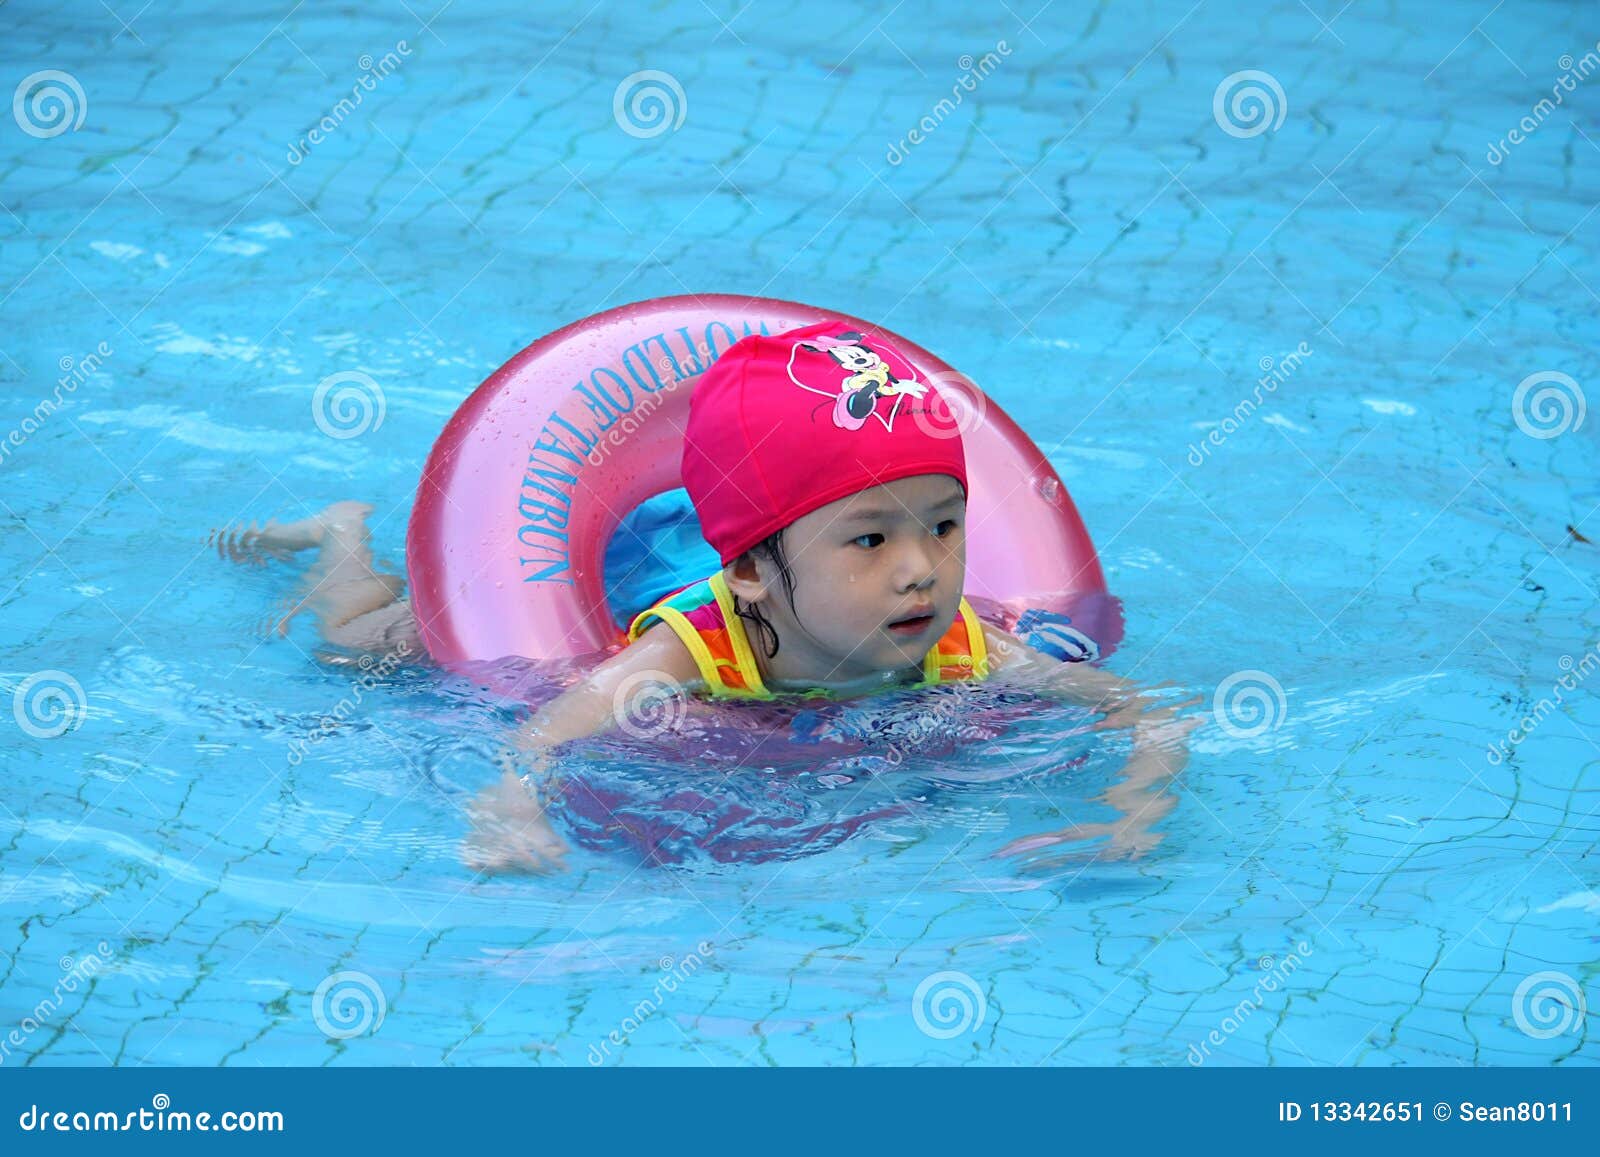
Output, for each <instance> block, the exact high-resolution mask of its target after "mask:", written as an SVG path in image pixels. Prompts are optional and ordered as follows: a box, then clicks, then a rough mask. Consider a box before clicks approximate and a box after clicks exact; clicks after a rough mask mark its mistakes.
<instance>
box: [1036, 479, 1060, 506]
mask: <svg viewBox="0 0 1600 1157" xmlns="http://www.w3.org/2000/svg"><path fill="white" fill-rule="evenodd" d="M1038 489H1039V496H1040V497H1041V498H1043V499H1044V500H1045V501H1046V502H1052V503H1053V502H1058V501H1060V499H1061V483H1059V482H1057V481H1056V480H1055V479H1054V478H1041V479H1039V487H1038Z"/></svg>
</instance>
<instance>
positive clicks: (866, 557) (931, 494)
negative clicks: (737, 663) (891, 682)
mask: <svg viewBox="0 0 1600 1157" xmlns="http://www.w3.org/2000/svg"><path fill="white" fill-rule="evenodd" d="M783 550H784V555H785V557H786V558H787V559H788V562H789V569H790V572H791V574H792V575H793V576H794V608H793V610H791V609H790V607H789V600H788V597H787V596H786V594H785V592H784V586H783V579H782V577H781V576H780V575H779V573H778V569H777V566H776V564H775V563H774V562H773V561H772V560H771V559H770V558H768V557H767V556H766V555H765V554H764V553H763V554H754V555H751V554H747V555H744V556H741V557H740V558H739V559H737V560H736V561H735V562H734V563H733V564H731V566H730V567H729V570H728V574H727V578H728V586H729V589H731V590H732V591H733V593H734V594H736V595H738V596H739V597H740V598H741V599H743V600H744V601H745V602H747V603H756V604H758V605H759V606H760V608H761V611H762V613H763V614H764V615H765V616H766V617H767V619H768V621H769V622H771V624H772V626H773V629H774V630H775V631H776V632H777V635H778V641H779V648H778V654H777V655H776V656H774V657H772V658H770V659H768V658H767V656H766V654H765V653H764V651H763V650H762V648H761V645H760V640H759V639H758V638H757V636H756V633H754V632H752V635H751V643H752V646H753V649H754V650H755V652H756V654H757V657H758V659H757V661H758V662H760V663H761V664H762V665H763V669H764V670H765V669H766V668H770V676H771V677H772V678H776V679H781V680H785V681H795V682H807V683H848V682H851V681H854V680H860V679H864V678H869V677H871V676H874V675H887V674H893V673H894V672H897V671H903V670H905V669H906V668H908V667H917V666H919V665H920V664H921V662H922V657H923V656H924V655H926V654H927V652H928V651H929V649H930V648H931V647H932V646H933V645H934V643H935V642H937V641H938V639H939V638H940V636H942V635H943V634H944V633H945V632H946V631H947V630H949V629H950V625H951V624H952V623H953V622H955V618H956V614H957V612H958V610H959V609H960V608H959V603H960V601H961V591H962V583H963V581H964V579H965V577H966V568H967V543H966V500H965V499H964V498H963V497H962V493H961V484H960V483H959V482H957V481H956V480H955V479H954V478H953V477H951V476H950V475H948V474H919V475H916V476H914V477H911V478H902V479H899V480H898V481H895V482H889V483H885V484H884V485H882V486H874V487H872V488H871V489H870V490H862V491H859V492H858V493H856V494H852V495H850V496H849V497H848V498H843V499H840V500H839V501H838V502H832V503H829V504H828V505H827V506H824V507H822V508H820V509H818V510H815V511H812V512H811V513H810V514H807V515H805V516H804V517H802V518H800V519H798V520H797V521H795V522H794V523H792V524H791V525H790V526H789V527H787V528H786V529H785V530H784V532H783ZM907 620H909V621H907Z"/></svg>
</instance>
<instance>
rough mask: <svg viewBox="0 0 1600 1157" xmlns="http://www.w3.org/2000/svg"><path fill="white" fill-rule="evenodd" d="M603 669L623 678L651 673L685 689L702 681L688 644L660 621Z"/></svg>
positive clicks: (609, 661)
mask: <svg viewBox="0 0 1600 1157" xmlns="http://www.w3.org/2000/svg"><path fill="white" fill-rule="evenodd" d="M601 668H602V669H605V670H606V671H607V673H608V674H610V675H613V676H614V677H616V678H619V679H625V678H627V677H628V676H631V675H643V674H649V675H653V676H657V677H660V678H661V679H662V680H663V681H670V682H674V683H678V684H681V685H683V686H685V687H687V686H690V685H693V684H697V683H699V682H700V668H699V666H698V664H696V663H695V658H694V655H693V653H691V652H690V650H689V647H688V644H686V643H685V642H684V641H683V640H682V639H680V638H679V637H678V634H677V632H675V631H673V630H671V629H670V627H668V626H666V624H664V623H663V621H662V620H660V619H655V620H654V621H652V622H651V623H650V624H649V625H648V626H645V627H643V628H642V630H641V631H640V634H639V636H638V638H636V639H634V640H633V642H631V643H629V644H628V645H627V646H626V647H624V648H623V649H622V650H621V651H620V652H618V653H617V654H615V655H613V656H612V657H611V658H609V659H607V660H606V661H605V662H604V663H603V664H601ZM596 673H597V674H598V671H597V672H596Z"/></svg>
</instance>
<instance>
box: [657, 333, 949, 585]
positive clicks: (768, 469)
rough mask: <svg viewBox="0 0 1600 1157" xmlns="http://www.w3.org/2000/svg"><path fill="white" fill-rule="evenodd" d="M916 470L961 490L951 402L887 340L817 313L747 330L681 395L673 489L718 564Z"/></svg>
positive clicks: (724, 563) (725, 563) (914, 472)
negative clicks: (685, 415) (681, 433)
mask: <svg viewBox="0 0 1600 1157" xmlns="http://www.w3.org/2000/svg"><path fill="white" fill-rule="evenodd" d="M916 474H949V475H952V476H953V477H954V478H955V479H956V480H957V481H958V482H960V483H961V490H962V492H963V493H965V492H966V489H967V463H966V455H965V454H964V453H963V451H962V447H961V432H960V429H959V427H958V426H957V424H956V420H955V416H954V415H953V414H952V413H951V412H950V408H949V406H948V405H947V404H946V403H945V401H944V399H943V398H941V397H940V396H939V393H938V391H937V390H935V389H934V387H933V385H932V384H931V383H929V382H927V381H920V380H918V378H917V374H916V371H915V369H913V368H912V366H911V364H910V363H909V362H908V361H907V360H906V359H905V357H904V356H903V355H902V354H901V353H900V351H899V350H897V349H896V348H895V347H894V345H893V344H892V343H891V342H890V341H888V340H887V339H886V338H884V337H881V336H879V335H877V334H875V333H872V332H870V331H864V330H860V329H858V328H856V326H855V325H854V323H849V322H837V321H825V322H819V323H817V324H815V325H808V326H804V327H802V328H800V329H793V330H790V331H788V332H787V333H781V334H778V335H776V336H772V337H768V336H766V335H764V334H752V335H750V336H749V337H747V338H744V339H743V340H741V341H738V342H736V343H734V345H733V346H732V347H730V348H729V350H728V352H727V353H725V354H723V355H722V356H721V357H720V358H718V359H717V361H716V362H715V364H713V365H712V366H711V368H710V369H708V370H707V371H706V372H705V374H704V376H702V377H701V379H700V381H699V383H698V384H697V385H696V386H695V388H694V393H693V394H692V395H691V396H690V399H689V424H688V428H687V430H686V431H685V438H684V443H683V485H684V488H685V489H686V490H688V492H689V498H690V500H691V501H692V502H693V503H694V508H695V512H696V513H697V514H698V515H699V516H700V530H701V533H702V534H703V535H704V536H705V539H706V541H707V542H709V543H710V544H711V545H712V547H713V548H715V550H716V552H717V554H718V555H719V556H720V558H721V559H722V563H723V565H724V566H726V565H727V564H728V563H730V562H732V561H733V560H734V559H735V558H737V557H739V555H740V554H742V553H744V552H745V551H746V550H749V549H750V548H751V547H752V546H754V545H755V544H756V543H758V542H760V541H761V540H762V539H764V538H766V537H767V536H768V535H770V534H772V533H774V532H775V531H778V530H782V529H783V528H784V527H786V526H788V525H789V524H790V523H792V522H794V521H795V520H796V519H798V518H800V517H801V516H802V515H806V514H810V513H811V512H812V511H813V510H816V509H817V508H818V507H822V506H826V505H827V504H828V503H830V502H836V501H838V500H839V499H841V498H845V497H847V496H849V495H851V494H855V493H856V492H857V491H860V490H866V489H868V488H869V487H873V486H881V485H883V484H884V483H885V482H893V481H895V480H896V479H900V478H909V477H911V476H913V475H916Z"/></svg>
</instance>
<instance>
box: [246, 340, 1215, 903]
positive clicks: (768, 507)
mask: <svg viewBox="0 0 1600 1157" xmlns="http://www.w3.org/2000/svg"><path fill="white" fill-rule="evenodd" d="M841 343H848V344H849V345H850V346H851V347H852V348H855V347H860V348H865V349H869V350H872V351H873V352H874V354H878V353H879V352H880V351H887V350H890V349H892V347H889V346H887V344H886V343H884V342H883V341H882V339H880V338H877V337H874V336H871V335H862V334H861V333H859V332H858V331H855V330H852V329H849V328H848V327H847V326H844V325H841V324H839V323H836V322H823V323H819V324H817V325H812V326H806V327H803V328H801V329H797V330H792V331H790V332H788V333H784V334H779V335H777V336H766V335H761V334H756V335H752V336H750V337H747V338H745V339H744V340H742V341H740V342H737V343H736V344H735V345H733V346H732V347H731V348H730V349H729V350H728V351H727V352H726V353H725V354H723V355H722V357H721V358H720V359H718V360H717V361H716V362H715V363H714V364H713V365H712V366H711V367H710V368H709V369H708V370H707V371H706V372H705V374H704V376H703V377H702V379H701V380H700V382H699V383H698V384H697V385H696V387H695V390H694V393H693V394H692V395H691V398H690V410H689V420H688V426H687V428H686V430H685V438H684V448H683V462H682V474H683V483H684V488H685V489H686V490H687V491H688V493H689V497H690V500H691V501H692V502H693V504H694V508H695V512H696V514H697V515H698V516H699V519H700V524H701V531H702V533H703V534H704V536H705V539H706V541H707V542H708V543H710V544H711V546H712V547H713V548H715V549H716V551H717V554H718V557H719V559H720V561H721V563H722V568H721V569H720V570H718V571H716V572H715V573H713V574H712V575H710V576H709V577H707V578H705V579H703V580H701V581H699V582H697V583H693V584H691V585H690V586H688V587H685V588H684V589H682V590H680V591H676V592H673V593H672V594H670V595H668V596H667V597H665V598H663V599H661V600H659V601H658V602H656V603H655V604H653V605H652V606H650V607H649V608H647V609H646V610H644V611H642V612H640V613H639V614H638V615H636V616H634V618H633V620H632V622H631V623H630V625H629V629H628V640H629V645H628V646H627V647H625V648H624V649H623V650H622V651H620V652H618V653H617V654H615V655H613V656H611V657H610V658H608V659H606V660H605V661H604V662H602V663H601V664H600V665H599V666H598V667H596V668H595V669H594V670H593V671H592V672H591V673H590V674H589V675H588V676H587V677H586V678H584V679H583V680H582V681H580V682H579V683H578V684H576V685H575V686H573V687H570V688H568V689H567V690H565V691H564V692H562V693H561V694H560V695H559V696H557V697H556V698H555V699H553V700H552V701H550V702H549V703H547V704H545V705H544V706H543V707H542V708H541V709H540V710H539V711H537V712H536V713H535V714H534V715H533V717H532V718H531V719H530V720H529V721H528V722H527V723H526V724H525V725H524V726H523V727H522V728H521V729H520V730H519V731H518V732H517V733H516V735H515V737H514V740H513V743H512V745H511V750H509V751H508V752H507V753H506V758H505V761H504V769H503V774H502V777H501V780H500V782H499V783H498V784H497V785H496V786H495V787H493V788H491V789H490V790H489V791H487V792H485V793H484V794H483V795H482V796H480V797H479V798H478V799H477V800H476V801H475V802H474V804H473V806H472V808H471V814H472V819H473V831H472V833H471V835H470V836H469V837H468V839H467V842H466V844H465V846H464V849H463V859H464V861H465V862H466V863H467V865H468V866H470V867H473V868H476V869H478V870H482V871H495V870H506V869H520V870H531V871H543V870H548V869H551V868H556V867H560V866H561V857H562V855H563V854H564V853H565V851H566V847H565V845H564V844H563V843H562V841H561V839H560V838H559V837H558V836H557V835H556V834H555V832H554V830H553V829H552V828H551V827H550V825H549V822H548V820H547V819H546V816H545V808H546V805H545V803H544V802H543V801H541V799H540V798H539V796H538V794H537V791H536V789H535V787H534V786H533V785H534V783H535V776H534V775H532V774H531V773H532V772H534V771H543V772H546V773H548V772H550V770H551V769H550V765H549V763H548V755H549V752H550V750H551V749H552V748H554V747H555V746H556V745H557V744H560V743H563V742H566V741H568V740H572V739H578V738H581V737H584V736H588V735H593V734H595V733H596V732H599V731H601V730H603V729H605V728H607V727H608V726H610V725H612V724H613V723H615V722H617V721H619V720H624V719H626V718H627V717H628V716H629V714H630V710H631V711H633V713H635V714H637V707H638V699H639V697H640V696H659V695H660V694H661V693H662V692H663V691H668V692H672V693H676V692H679V691H692V692H697V693H702V694H707V695H709V696H710V697H712V698H715V699H723V698H742V699H752V698H754V699H771V698H773V697H774V696H775V695H779V694H801V695H808V696H815V695H824V696H829V697H848V696H855V695H862V694H867V693H870V692H873V691H881V690H884V689H886V688H890V687H904V686H910V685H915V686H925V685H929V684H933V683H939V682H950V681H955V680H965V679H985V678H988V677H990V676H991V675H993V674H995V673H996V672H1000V671H1004V672H1005V673H1006V677H1007V678H1008V679H1010V678H1015V679H1019V680H1026V681H1028V682H1029V683H1031V684H1036V685H1038V686H1040V687H1042V688H1047V689H1049V690H1052V691H1054V692H1055V693H1057V694H1059V695H1060V696H1061V697H1063V698H1065V699H1067V700H1068V701H1070V702H1074V703H1078V704H1082V705H1084V706H1088V707H1091V708H1093V709H1095V710H1097V711H1101V712H1104V713H1105V718H1104V719H1103V720H1102V721H1101V722H1100V723H1099V724H1097V726H1098V727H1102V728H1104V727H1131V728H1132V730H1133V740H1134V749H1133V753H1132V756H1131V757H1130V760H1129V763H1128V765H1127V767H1126V768H1125V769H1124V778H1123V780H1122V781H1121V782H1120V783H1119V784H1117V785H1116V786H1114V787H1113V788H1111V789H1110V790H1109V791H1108V792H1107V793H1106V795H1105V796H1104V797H1103V798H1105V799H1106V800H1107V802H1109V803H1111V804H1112V805H1113V806H1116V807H1117V808H1118V810H1120V811H1122V812H1123V817H1122V819H1121V820H1119V821H1117V822H1115V823H1112V824H1105V825H1094V826H1093V828H1088V827H1082V828H1076V829H1072V830H1066V831H1062V832H1056V833H1050V834H1048V835H1045V836H1033V837H1028V838H1027V839H1025V840H1020V841H1016V842H1015V843H1013V844H1012V845H1010V846H1008V847H1007V848H1005V849H1002V854H1008V853H1016V852H1024V851H1032V850H1036V849H1037V848H1040V847H1043V846H1046V845H1048V844H1052V843H1059V842H1062V841H1066V840H1073V839H1083V838H1087V837H1089V836H1098V835H1106V836H1109V837H1110V846H1109V848H1108V849H1107V850H1108V851H1111V852H1114V853H1119V854H1132V855H1138V854H1140V853H1141V852H1143V851H1145V850H1147V849H1148V848H1149V847H1151V846H1153V845H1154V843H1155V842H1156V841H1157V840H1158V839H1159V836H1150V835H1148V834H1147V832H1148V829H1149V827H1150V826H1151V825H1152V824H1153V823H1154V822H1155V821H1156V820H1158V819H1160V818H1161V817H1162V816H1163V815H1165V814H1166V813H1167V812H1168V811H1169V810H1170V809H1171V807H1172V805H1173V799H1172V797H1171V796H1170V795H1168V796H1157V795H1151V794H1149V792H1148V791H1147V789H1148V788H1149V787H1150V786H1151V785H1155V784H1159V783H1164V782H1166V781H1167V780H1170V779H1171V778H1172V777H1173V776H1175V775H1176V774H1177V773H1178V772H1179V771H1180V770H1181V769H1182V767H1183V765H1184V762H1185V760H1186V752H1185V745H1184V735H1185V733H1186V732H1187V731H1189V730H1190V729H1192V728H1193V727H1194V726H1195V725H1196V723H1197V722H1198V721H1197V720H1192V719H1184V720H1180V719H1177V718H1175V716H1174V712H1175V711H1176V710H1178V707H1182V706H1188V704H1179V705H1177V706H1165V707H1156V706H1153V705H1151V703H1150V701H1149V698H1148V697H1147V696H1146V695H1143V694H1141V693H1139V691H1138V689H1137V688H1136V685H1135V684H1133V683H1130V682H1129V681H1127V680H1124V679H1120V678H1118V677H1116V676H1114V675H1111V674H1109V673H1107V672H1104V671H1099V670H1096V669H1095V668H1093V667H1090V666H1088V665H1087V664H1063V663H1060V662H1058V661H1057V660H1055V659H1053V658H1048V657H1046V656H1044V655H1041V654H1040V653H1039V652H1038V651H1036V650H1034V649H1033V648H1031V647H1029V646H1027V645H1026V644H1025V643H1023V642H1022V641H1021V640H1019V639H1017V638H1015V637H1014V636H1012V635H1010V634H1008V633H1007V632H1005V631H1002V630H999V629H997V628H995V627H993V626H990V625H989V624H987V623H984V622H982V621H980V620H979V619H978V617H977V616H976V615H975V614H974V613H973V610H972V608H971V606H970V605H968V603H967V601H966V599H965V598H964V597H963V596H962V586H963V581H964V577H965V573H966V491H967V474H966V464H965V458H964V456H963V452H962V445H961V439H960V437H959V433H958V431H957V430H955V429H954V427H953V426H952V425H951V422H950V415H949V412H948V410H946V409H944V408H943V407H942V400H941V399H940V398H939V396H938V394H937V392H936V391H935V390H934V389H933V387H932V385H931V384H928V383H915V382H914V381H911V380H910V379H907V380H906V381H904V382H902V383H901V385H902V387H904V386H906V385H915V386H917V387H918V388H917V389H910V388H901V389H898V390H896V391H893V392H886V391H881V390H880V391H877V392H876V393H874V394H873V396H872V397H871V398H870V399H869V400H870V402H871V408H870V409H866V408H864V407H858V408H860V409H861V412H860V413H856V412H853V411H852V412H850V413H848V414H847V415H845V416H843V417H841V413H840V407H839V405H838V399H839V398H841V397H847V396H857V395H858V394H859V393H861V391H854V392H852V391H851V390H850V387H849V383H848V382H847V381H846V379H848V378H849V377H850V375H851V374H852V373H853V372H854V371H853V370H852V369H851V367H850V366H848V365H846V364H844V363H843V362H841V361H840V360H839V359H837V358H834V357H830V356H820V355H823V354H824V353H825V351H829V350H830V349H833V348H838V347H839V345H840V344H841ZM897 360H900V361H903V359H898V358H897ZM833 379H837V380H833ZM819 395H820V396H821V397H822V398H823V399H825V400H823V401H820V402H819V401H818V396H819ZM369 509H370V508H367V507H364V506H361V505H359V504H356V503H341V504H338V505H335V506H332V507H329V508H328V510H326V511H324V512H323V513H322V514H321V515H318V516H317V517H315V518H312V519H306V520H304V521H302V522H298V523H293V524H290V525H287V526H274V525H271V524H269V525H268V526H267V527H266V528H263V529H250V530H248V531H246V532H244V533H243V534H242V535H224V536H222V537H221V538H219V549H222V550H231V551H233V552H234V553H235V554H245V555H248V554H251V553H254V552H259V551H266V552H272V553H281V552H283V551H285V550H292V549H298V548H300V547H309V546H318V547H320V548H321V550H320V552H319V556H318V561H317V563H316V564H315V565H314V566H313V568H312V570H311V571H310V572H309V574H308V580H309V582H310V586H311V590H310V592H309V593H308V595H307V596H306V597H305V598H304V599H302V600H301V602H300V604H299V606H298V607H297V608H296V609H295V611H292V612H291V614H290V615H289V616H286V617H285V619H284V620H283V622H282V623H281V624H280V630H282V629H286V627H287V623H288V620H289V618H292V617H293V614H294V613H298V610H300V609H303V608H305V607H308V606H309V607H311V608H312V609H313V610H314V611H315V612H316V613H317V615H318V618H319V622H320V625H321V628H322V632H323V636H324V638H325V639H327V640H328V641H329V642H332V643H335V644H338V645H340V646H343V647H347V648H354V649H357V650H367V651H381V650H384V649H386V648H390V649H392V648H394V647H396V646H406V647H413V648H415V651H417V652H420V651H421V645H420V642H418V641H417V636H416V627H415V623H414V622H413V621H412V620H411V619H410V616H409V611H408V609H407V607H406V604H405V603H404V602H403V601H400V600H399V599H398V594H399V587H398V580H396V579H395V578H394V577H393V576H385V575H379V574H377V573H376V572H375V571H374V570H373V568H372V566H371V551H370V549H368V547H367V545H366V543H367V533H366V527H365V522H364V519H365V515H366V514H367V513H368V512H369ZM538 778H540V779H543V778H546V776H543V775H541V776H539V777H538ZM551 778H553V777H551ZM555 790H557V791H559V790H560V789H559V781H558V782H557V787H556V789H555Z"/></svg>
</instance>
